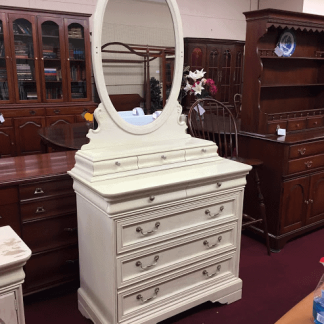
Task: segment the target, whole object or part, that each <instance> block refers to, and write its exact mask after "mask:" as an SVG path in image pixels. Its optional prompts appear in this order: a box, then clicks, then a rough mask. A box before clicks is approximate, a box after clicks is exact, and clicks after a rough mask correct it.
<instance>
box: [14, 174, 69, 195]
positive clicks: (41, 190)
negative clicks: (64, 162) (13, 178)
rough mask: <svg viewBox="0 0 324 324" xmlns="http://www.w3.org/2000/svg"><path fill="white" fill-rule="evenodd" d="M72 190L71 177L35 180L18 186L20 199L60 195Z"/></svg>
mask: <svg viewBox="0 0 324 324" xmlns="http://www.w3.org/2000/svg"><path fill="white" fill-rule="evenodd" d="M73 192H74V191H73V180H72V178H69V179H64V180H55V181H46V182H36V183H32V184H26V185H20V186H19V194H20V200H27V199H35V198H40V197H44V196H54V195H62V194H63V193H66V194H69V193H70V194H71V193H73Z"/></svg>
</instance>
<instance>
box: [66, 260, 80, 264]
mask: <svg viewBox="0 0 324 324" xmlns="http://www.w3.org/2000/svg"><path fill="white" fill-rule="evenodd" d="M78 262H79V259H75V260H66V261H65V263H66V264H76V263H78Z"/></svg>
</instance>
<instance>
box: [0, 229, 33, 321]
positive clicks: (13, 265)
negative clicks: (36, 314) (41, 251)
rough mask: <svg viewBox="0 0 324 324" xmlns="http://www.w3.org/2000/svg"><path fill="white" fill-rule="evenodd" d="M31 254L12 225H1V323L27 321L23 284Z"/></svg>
mask: <svg viewBox="0 0 324 324" xmlns="http://www.w3.org/2000/svg"><path fill="white" fill-rule="evenodd" d="M30 256H31V251H30V249H29V248H28V246H27V245H26V244H25V243H24V242H23V241H22V240H21V238H20V237H19V236H18V235H17V234H16V233H15V232H14V231H13V229H12V228H11V227H10V226H3V227H0V323H5V324H24V323H25V316H24V305H23V297H22V288H21V285H22V283H23V282H24V278H25V273H24V271H23V266H24V264H25V263H26V261H27V260H28V259H29V258H30Z"/></svg>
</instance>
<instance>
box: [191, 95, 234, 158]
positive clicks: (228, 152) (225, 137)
mask: <svg viewBox="0 0 324 324" xmlns="http://www.w3.org/2000/svg"><path fill="white" fill-rule="evenodd" d="M188 128H189V132H190V134H191V136H193V137H198V138H202V139H205V140H210V141H213V142H215V143H216V144H217V146H218V154H219V155H220V156H222V157H225V158H235V157H237V156H238V141H237V126H236V121H235V118H234V116H233V114H232V113H231V111H230V109H229V108H227V107H226V106H225V105H224V104H223V103H221V102H219V101H217V100H215V99H212V98H203V99H198V100H197V101H195V102H194V103H193V105H192V106H191V107H190V109H189V113H188Z"/></svg>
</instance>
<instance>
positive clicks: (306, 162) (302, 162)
mask: <svg viewBox="0 0 324 324" xmlns="http://www.w3.org/2000/svg"><path fill="white" fill-rule="evenodd" d="M322 166H324V154H320V155H313V156H310V157H307V158H303V159H298V160H294V161H289V162H288V173H289V174H291V173H295V172H302V171H307V170H312V169H315V168H319V167H322Z"/></svg>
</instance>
